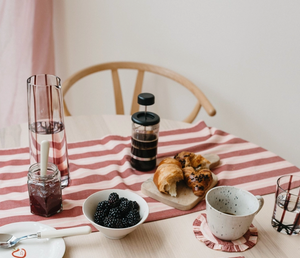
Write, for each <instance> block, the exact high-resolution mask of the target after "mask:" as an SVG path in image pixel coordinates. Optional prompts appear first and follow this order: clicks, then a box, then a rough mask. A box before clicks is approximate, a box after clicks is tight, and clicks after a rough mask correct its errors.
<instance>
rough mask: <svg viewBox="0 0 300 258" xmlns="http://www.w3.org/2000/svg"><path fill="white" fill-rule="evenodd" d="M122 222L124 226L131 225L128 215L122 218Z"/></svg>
mask: <svg viewBox="0 0 300 258" xmlns="http://www.w3.org/2000/svg"><path fill="white" fill-rule="evenodd" d="M122 224H123V227H124V228H128V227H130V225H129V223H128V219H127V217H124V218H122Z"/></svg>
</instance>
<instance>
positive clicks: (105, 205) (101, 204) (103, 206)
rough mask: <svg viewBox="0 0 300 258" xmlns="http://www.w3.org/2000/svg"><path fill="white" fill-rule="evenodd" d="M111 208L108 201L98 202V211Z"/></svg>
mask: <svg viewBox="0 0 300 258" xmlns="http://www.w3.org/2000/svg"><path fill="white" fill-rule="evenodd" d="M108 208H109V203H108V201H102V202H99V203H98V206H97V209H96V211H100V210H107V209H108Z"/></svg>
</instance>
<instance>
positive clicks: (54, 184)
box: [27, 163, 62, 217]
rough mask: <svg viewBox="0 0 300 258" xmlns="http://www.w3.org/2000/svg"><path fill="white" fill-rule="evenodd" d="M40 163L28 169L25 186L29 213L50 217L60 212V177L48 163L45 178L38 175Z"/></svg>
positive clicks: (56, 170)
mask: <svg viewBox="0 0 300 258" xmlns="http://www.w3.org/2000/svg"><path fill="white" fill-rule="evenodd" d="M40 171H41V166H40V163H36V164H33V165H31V166H30V167H29V171H28V175H27V186H28V194H29V202H30V211H31V213H33V214H35V215H39V216H43V217H50V216H52V215H54V214H56V213H59V212H61V211H62V190H61V186H60V184H61V182H60V180H61V177H60V172H59V170H58V168H57V167H56V166H55V165H54V164H52V163H48V166H47V173H46V175H45V176H41V175H40Z"/></svg>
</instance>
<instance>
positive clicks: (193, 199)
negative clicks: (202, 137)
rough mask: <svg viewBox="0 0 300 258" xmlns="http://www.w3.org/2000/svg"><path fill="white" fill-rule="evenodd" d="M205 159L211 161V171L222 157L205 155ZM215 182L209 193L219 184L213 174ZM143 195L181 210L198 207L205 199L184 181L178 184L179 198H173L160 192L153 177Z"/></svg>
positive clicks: (145, 185)
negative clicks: (197, 194) (195, 193)
mask: <svg viewBox="0 0 300 258" xmlns="http://www.w3.org/2000/svg"><path fill="white" fill-rule="evenodd" d="M202 156H203V157H204V158H206V159H207V160H209V162H210V164H209V165H208V168H209V169H210V170H211V169H213V168H214V167H216V166H217V165H218V164H219V163H220V157H219V156H218V155H216V154H203V155H202ZM212 176H213V181H212V183H211V185H210V187H209V188H208V189H207V191H208V190H209V189H211V188H213V187H214V186H215V185H216V184H217V183H218V177H217V176H216V175H215V174H214V173H212ZM141 190H142V193H143V194H145V195H147V196H149V197H151V198H153V199H155V200H157V201H159V202H162V203H164V204H167V205H169V206H171V207H174V208H176V209H179V210H183V211H186V210H190V209H192V208H193V207H194V206H196V205H197V204H198V203H199V202H200V201H201V200H203V199H204V198H205V196H204V197H198V196H196V195H194V193H193V191H192V189H191V188H189V187H187V186H186V184H185V182H184V181H181V182H178V183H177V187H176V190H177V196H176V197H172V196H171V195H169V194H164V193H161V192H160V191H158V189H157V187H156V185H155V184H154V182H153V176H152V177H150V178H149V179H148V180H146V181H145V182H144V183H143V184H142V187H141Z"/></svg>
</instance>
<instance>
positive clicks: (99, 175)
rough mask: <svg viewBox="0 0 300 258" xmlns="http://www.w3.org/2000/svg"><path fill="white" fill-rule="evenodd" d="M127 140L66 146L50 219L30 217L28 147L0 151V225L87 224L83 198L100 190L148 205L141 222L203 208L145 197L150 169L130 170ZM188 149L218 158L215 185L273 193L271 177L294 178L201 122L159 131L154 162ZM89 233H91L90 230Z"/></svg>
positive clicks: (289, 168) (276, 162)
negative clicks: (130, 194) (65, 169)
mask: <svg viewBox="0 0 300 258" xmlns="http://www.w3.org/2000/svg"><path fill="white" fill-rule="evenodd" d="M130 140H131V138H130V136H128V137H122V136H117V135H108V136H106V137H104V138H102V139H99V140H93V141H86V142H77V143H70V144H68V153H69V163H70V176H71V183H70V186H69V187H66V188H65V189H63V212H61V213H60V214H56V215H54V216H52V217H50V218H43V217H39V216H36V215H32V214H31V213H30V208H29V199H28V192H27V184H26V183H27V170H28V168H29V154H28V152H29V151H28V148H18V149H5V150H0V226H2V225H5V224H8V223H12V222H19V221H38V222H42V223H44V224H47V225H49V226H52V227H55V228H66V227H73V226H79V225H86V224H88V222H87V220H86V219H85V217H84V215H83V213H82V204H83V202H84V200H85V199H86V198H87V197H88V196H89V195H91V194H92V193H94V192H97V191H100V190H104V189H127V190H130V191H134V192H136V193H137V194H139V195H141V196H142V197H144V198H145V200H146V201H147V202H148V204H149V207H150V214H149V217H148V219H147V221H154V220H159V219H165V218H170V217H174V216H179V215H183V214H187V213H191V212H195V211H200V210H203V209H205V202H204V201H202V202H200V203H199V204H198V205H197V206H196V207H194V208H193V209H192V210H189V211H181V210H177V209H174V208H172V207H169V206H167V205H165V204H163V203H160V202H158V201H156V200H153V199H152V198H150V197H147V196H145V195H144V194H143V193H142V192H141V184H142V183H143V182H144V181H146V180H147V179H148V178H149V177H150V176H151V175H153V173H154V171H151V172H139V171H136V170H134V169H132V168H131V166H130V162H129V161H130V145H131V143H130ZM183 150H188V151H191V152H195V153H199V154H205V153H214V154H217V155H219V156H220V159H221V162H220V165H219V166H218V167H217V168H215V169H214V170H213V172H214V173H215V174H216V175H217V176H218V178H219V183H218V184H219V185H234V186H237V187H240V188H243V189H245V190H248V191H250V192H252V193H253V194H260V195H263V194H268V193H272V192H275V183H276V179H277V178H278V177H279V176H281V175H283V174H298V175H300V171H299V169H298V168H297V167H295V166H293V165H292V164H290V163H289V162H287V161H285V160H283V159H282V158H280V157H278V156H276V155H275V154H273V153H271V152H269V151H267V150H265V149H263V148H261V147H259V146H257V145H255V144H252V143H250V142H247V141H245V140H242V139H240V138H237V137H235V136H233V135H231V134H228V133H225V132H223V131H221V130H218V129H216V128H210V127H207V126H206V124H205V123H204V122H203V121H200V122H199V123H197V124H196V125H195V126H193V127H191V128H188V129H178V130H168V131H161V132H160V134H159V145H158V162H159V161H160V160H162V159H163V158H165V157H169V156H174V155H175V154H176V153H178V152H180V151H183ZM93 230H95V229H94V228H93Z"/></svg>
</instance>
